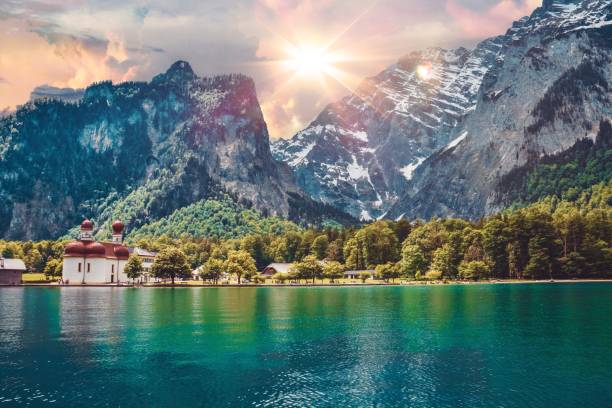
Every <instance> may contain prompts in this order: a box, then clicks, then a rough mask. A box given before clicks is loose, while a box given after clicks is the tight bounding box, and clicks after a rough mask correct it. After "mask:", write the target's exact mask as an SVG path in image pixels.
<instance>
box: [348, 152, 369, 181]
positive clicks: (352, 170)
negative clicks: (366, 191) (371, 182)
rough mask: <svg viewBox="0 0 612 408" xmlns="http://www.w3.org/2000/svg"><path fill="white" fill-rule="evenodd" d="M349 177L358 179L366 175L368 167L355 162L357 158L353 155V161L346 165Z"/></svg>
mask: <svg viewBox="0 0 612 408" xmlns="http://www.w3.org/2000/svg"><path fill="white" fill-rule="evenodd" d="M346 171H348V174H349V177H350V178H351V179H352V180H359V179H362V178H367V177H368V169H366V168H365V167H363V166H362V165H360V164H359V163H357V158H356V157H355V155H353V162H352V163H350V164H349V165H348V166H346Z"/></svg>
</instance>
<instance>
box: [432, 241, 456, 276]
mask: <svg viewBox="0 0 612 408" xmlns="http://www.w3.org/2000/svg"><path fill="white" fill-rule="evenodd" d="M458 266H459V265H458V264H455V259H454V257H453V248H452V246H451V244H449V243H446V244H444V245H442V246H441V247H440V248H438V249H436V250H435V251H434V253H433V260H432V262H431V266H430V268H429V271H428V272H427V275H429V278H432V277H436V276H437V277H438V278H437V279H439V278H441V277H446V278H451V277H454V276H455V271H456V270H457V268H458Z"/></svg>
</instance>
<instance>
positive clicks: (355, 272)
mask: <svg viewBox="0 0 612 408" xmlns="http://www.w3.org/2000/svg"><path fill="white" fill-rule="evenodd" d="M361 272H367V273H370V274H373V273H374V269H360V270H350V271H346V272H344V274H345V275H359V274H360V273H361Z"/></svg>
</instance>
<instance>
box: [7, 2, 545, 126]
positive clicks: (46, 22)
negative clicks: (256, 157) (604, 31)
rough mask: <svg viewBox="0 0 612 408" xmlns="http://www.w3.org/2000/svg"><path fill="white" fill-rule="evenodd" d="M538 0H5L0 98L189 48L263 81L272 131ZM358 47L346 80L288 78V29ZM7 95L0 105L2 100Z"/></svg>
mask: <svg viewBox="0 0 612 408" xmlns="http://www.w3.org/2000/svg"><path fill="white" fill-rule="evenodd" d="M537 2H538V3H539V0H538V1H537ZM535 3H536V1H535V0H429V1H426V2H423V1H417V0H233V1H231V2H229V1H227V0H207V1H204V2H203V1H201V0H182V1H180V2H178V1H167V0H133V1H131V0H0V72H2V76H3V77H4V78H5V81H9V82H1V81H0V85H1V86H0V101H1V102H2V105H8V106H12V107H14V106H15V105H17V104H21V103H24V102H25V101H27V100H28V98H29V94H30V92H31V90H32V89H33V88H34V87H36V86H38V85H40V84H44V83H48V84H50V85H53V86H57V87H73V88H80V87H84V86H87V85H88V84H89V83H91V82H94V81H99V80H102V79H110V80H112V81H114V82H119V81H125V80H131V79H135V80H150V79H151V78H152V77H153V76H154V75H156V74H157V73H159V72H163V71H165V70H166V69H167V68H168V66H170V64H171V63H172V62H174V61H175V60H177V59H184V60H187V61H189V62H190V63H191V65H192V66H193V68H194V70H195V71H196V72H197V73H198V74H199V75H214V74H220V73H230V72H242V73H245V74H247V75H250V76H252V77H253V78H254V79H255V83H256V85H257V91H258V96H259V100H260V102H261V104H262V110H263V111H264V114H265V117H266V121H267V122H268V124H269V127H270V134H271V137H272V138H276V137H289V136H291V135H292V134H293V133H295V132H296V131H297V130H299V129H300V127H303V126H305V125H307V124H308V123H309V122H310V121H311V120H313V119H314V117H315V116H316V115H317V114H318V113H319V112H320V111H321V110H322V109H323V108H324V107H325V105H327V104H328V103H329V102H331V101H334V100H337V99H339V98H341V97H343V96H344V95H347V94H349V93H350V91H351V89H354V88H355V87H356V86H357V85H358V84H359V83H360V82H361V80H362V79H363V78H364V77H367V76H372V75H375V74H376V73H378V72H379V71H381V70H382V69H384V68H385V67H387V66H388V65H390V64H392V63H394V62H395V61H397V59H398V58H399V57H401V56H402V55H405V54H407V53H409V52H411V51H413V50H416V49H422V48H424V47H429V46H442V47H447V48H448V47H455V46H458V45H465V46H471V45H473V44H474V43H476V42H477V40H480V39H483V38H485V37H486V36H490V35H496V34H501V33H503V32H504V31H505V30H506V29H507V27H508V25H509V23H510V22H511V21H512V20H514V19H517V18H520V17H522V16H523V15H526V14H529V12H530V11H531V9H532V8H534V7H535V6H537V5H538V4H535ZM332 40H334V41H333V48H334V50H335V51H338V52H340V53H343V54H347V55H349V56H351V57H352V58H353V60H352V61H350V62H346V63H343V64H342V65H341V66H340V67H338V68H339V69H340V70H341V71H342V72H343V74H342V76H341V78H340V79H341V81H340V82H341V83H340V82H335V81H332V80H328V81H326V82H325V83H319V82H317V81H310V82H308V81H302V82H300V81H296V83H291V82H288V76H287V73H283V72H281V71H280V70H279V69H278V64H277V65H275V63H274V61H278V60H279V59H283V58H285V57H286V56H285V54H284V46H285V45H286V43H285V41H290V42H293V43H311V44H315V45H317V44H326V43H329V42H330V41H332ZM1 108H2V106H1V105H0V109H1Z"/></svg>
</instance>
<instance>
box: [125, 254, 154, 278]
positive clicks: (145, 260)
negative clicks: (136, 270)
mask: <svg viewBox="0 0 612 408" xmlns="http://www.w3.org/2000/svg"><path fill="white" fill-rule="evenodd" d="M128 250H129V252H130V255H138V256H139V257H140V260H141V261H142V278H141V279H140V281H141V282H145V283H146V282H155V281H158V280H159V279H156V278H155V277H154V276H153V273H152V271H151V269H152V268H153V262H155V257H156V256H157V252H152V251H147V250H146V249H144V248H139V247H135V248H128Z"/></svg>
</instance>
